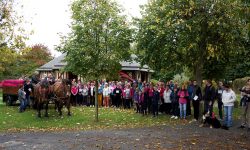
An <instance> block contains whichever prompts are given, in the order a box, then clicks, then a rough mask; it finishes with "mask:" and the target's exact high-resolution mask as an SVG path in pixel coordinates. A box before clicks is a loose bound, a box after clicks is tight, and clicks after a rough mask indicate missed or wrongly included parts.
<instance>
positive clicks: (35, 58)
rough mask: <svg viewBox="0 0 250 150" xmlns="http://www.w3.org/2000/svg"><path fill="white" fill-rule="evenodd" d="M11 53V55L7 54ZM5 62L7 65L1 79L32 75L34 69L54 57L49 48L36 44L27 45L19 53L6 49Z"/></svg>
mask: <svg viewBox="0 0 250 150" xmlns="http://www.w3.org/2000/svg"><path fill="white" fill-rule="evenodd" d="M8 53H9V56H8V55H7V54H8ZM4 56H5V57H6V56H8V57H9V58H8V59H5V60H6V62H5V63H4V64H5V65H7V64H8V65H7V67H5V68H4V70H3V71H2V72H1V73H2V74H1V77H0V79H6V78H20V77H21V76H30V75H32V74H33V73H34V71H35V70H36V69H37V68H38V67H40V66H42V65H44V64H45V63H47V62H48V61H50V60H51V59H52V56H51V53H50V52H49V49H48V48H47V47H46V46H44V45H42V44H36V45H34V46H32V47H27V48H25V49H23V50H21V51H19V52H18V53H17V52H16V51H12V52H11V51H5V55H4Z"/></svg>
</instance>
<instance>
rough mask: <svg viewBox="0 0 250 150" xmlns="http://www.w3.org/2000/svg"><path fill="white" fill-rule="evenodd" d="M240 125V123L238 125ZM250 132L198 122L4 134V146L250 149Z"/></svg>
mask: <svg viewBox="0 0 250 150" xmlns="http://www.w3.org/2000/svg"><path fill="white" fill-rule="evenodd" d="M235 126H236V125H235ZM249 141H250V133H249V132H248V133H247V132H246V130H244V129H237V127H233V128H230V129H229V130H223V129H210V128H208V127H202V128H200V127H199V125H198V123H191V124H187V125H178V126H174V127H171V126H167V125H166V126H159V127H147V128H135V129H121V130H98V131H66V132H54V133H53V132H21V133H1V134H0V149H9V150H26V149H35V150H51V149H53V150H64V149H65V150H66V149H87V150H89V149H91V150H92V149H93V150H95V149H96V150H99V149H123V150H132V149H135V150H140V149H161V150H164V149H192V150H193V149H223V150H224V149H232V150H236V149H237V150H240V149H242V150H243V149H250V142H249Z"/></svg>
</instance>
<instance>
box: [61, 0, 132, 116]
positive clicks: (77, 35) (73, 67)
mask: <svg viewBox="0 0 250 150" xmlns="http://www.w3.org/2000/svg"><path fill="white" fill-rule="evenodd" d="M71 9H72V13H73V14H72V19H73V23H72V27H71V28H72V33H71V34H69V36H68V37H66V38H64V40H63V41H62V44H61V45H60V46H59V47H58V50H59V51H61V52H63V53H67V55H66V58H65V61H66V62H67V66H66V68H65V69H66V70H68V71H71V72H73V73H74V74H77V75H81V76H83V77H85V78H87V79H91V80H95V81H96V85H95V90H96V91H97V88H98V79H102V78H106V77H111V76H117V75H118V74H117V73H118V71H119V70H120V69H121V65H120V63H119V62H120V61H121V60H125V59H127V58H128V57H129V56H130V55H129V52H128V51H129V48H130V42H131V33H132V31H131V30H130V28H129V25H128V24H127V22H126V20H125V19H126V17H125V16H123V15H121V12H120V8H119V7H118V5H117V4H116V3H115V2H113V1H110V0H76V1H74V2H73V3H72V5H71ZM95 100H96V101H95V106H96V121H98V105H97V92H96V95H95Z"/></svg>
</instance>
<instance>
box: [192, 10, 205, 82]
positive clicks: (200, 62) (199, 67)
mask: <svg viewBox="0 0 250 150" xmlns="http://www.w3.org/2000/svg"><path fill="white" fill-rule="evenodd" d="M203 17H204V19H203V21H202V22H201V38H200V41H199V42H198V46H199V52H198V56H197V62H196V63H197V64H195V68H194V75H195V78H196V80H197V84H198V85H200V86H202V79H203V77H202V71H203V66H204V63H205V59H206V55H207V50H206V49H207V45H206V43H207V29H208V23H207V18H206V16H205V15H204V16H203Z"/></svg>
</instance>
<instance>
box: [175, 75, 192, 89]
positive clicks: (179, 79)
mask: <svg viewBox="0 0 250 150" xmlns="http://www.w3.org/2000/svg"><path fill="white" fill-rule="evenodd" d="M189 79H190V77H188V76H187V75H186V74H185V73H181V74H176V75H174V79H173V80H174V82H177V83H178V85H180V86H181V85H182V84H185V85H187V84H188V81H189Z"/></svg>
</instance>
